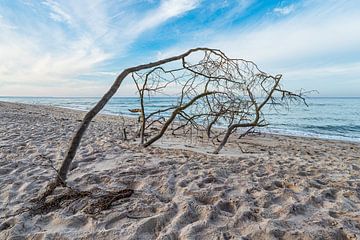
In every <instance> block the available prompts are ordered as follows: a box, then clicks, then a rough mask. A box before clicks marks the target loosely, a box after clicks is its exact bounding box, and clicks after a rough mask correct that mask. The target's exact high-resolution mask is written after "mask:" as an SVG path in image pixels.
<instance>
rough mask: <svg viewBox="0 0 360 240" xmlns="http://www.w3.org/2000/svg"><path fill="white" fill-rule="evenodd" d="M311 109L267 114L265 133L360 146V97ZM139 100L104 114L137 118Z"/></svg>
mask: <svg viewBox="0 0 360 240" xmlns="http://www.w3.org/2000/svg"><path fill="white" fill-rule="evenodd" d="M99 99H100V97H0V101H6V102H17V103H27V104H36V105H49V106H56V107H63V108H68V109H74V110H82V111H88V110H89V109H91V108H92V107H93V106H94V105H95V104H96V103H97V101H98V100H99ZM169 99H174V97H154V98H153V99H152V101H151V104H149V105H148V109H149V110H154V109H157V108H159V107H164V106H168V103H169ZM306 101H307V104H308V106H305V105H302V104H293V105H290V108H289V109H285V108H280V109H278V111H276V112H274V111H266V112H265V116H266V120H267V121H268V123H269V126H268V127H265V128H262V130H261V131H262V132H267V133H273V134H282V135H290V136H300V137H316V138H322V139H332V140H343V141H351V142H360V123H359V119H360V97H308V98H307V99H306ZM138 107H139V98H138V97H113V98H112V99H111V100H110V101H109V102H108V104H106V105H105V107H104V109H103V110H102V111H101V113H103V114H110V115H123V116H133V117H135V116H137V114H136V113H131V112H129V110H128V109H132V108H138Z"/></svg>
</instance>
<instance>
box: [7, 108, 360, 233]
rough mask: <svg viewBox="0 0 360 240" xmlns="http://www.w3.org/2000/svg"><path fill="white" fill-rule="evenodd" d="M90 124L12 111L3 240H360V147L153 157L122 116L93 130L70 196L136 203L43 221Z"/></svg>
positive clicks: (66, 202) (202, 150)
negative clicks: (70, 150) (57, 180)
mask: <svg viewBox="0 0 360 240" xmlns="http://www.w3.org/2000/svg"><path fill="white" fill-rule="evenodd" d="M85 113H86V112H83V111H76V110H69V109H64V108H56V107H50V106H41V105H29V104H20V103H8V102H0V183H1V184H0V239H360V175H359V170H360V144H359V143H355V142H350V141H336V140H322V139H316V138H305V137H292V136H282V135H270V134H261V135H251V136H247V137H245V138H243V139H236V138H232V139H231V140H230V142H229V144H227V145H226V146H225V148H224V150H223V151H222V152H220V154H218V155H215V154H211V153H210V152H211V150H212V149H213V146H211V144H210V143H208V142H206V141H205V140H204V139H197V138H195V137H193V138H188V137H187V138H181V137H173V136H171V135H167V136H166V137H165V138H164V139H162V140H160V141H158V142H156V143H155V144H153V145H152V146H150V147H148V148H141V147H140V146H139V144H138V141H136V140H132V139H131V136H127V138H128V140H125V139H124V134H123V128H124V126H125V125H126V126H127V127H128V128H129V129H132V128H135V127H136V126H137V123H136V119H129V118H126V119H124V118H119V117H117V116H110V115H101V116H97V117H96V118H95V119H94V120H93V122H92V123H91V125H90V127H89V129H88V130H87V132H86V134H85V136H84V138H83V140H82V142H81V145H80V148H79V150H78V152H77V155H76V157H75V160H74V162H73V165H72V167H71V171H70V172H69V177H68V185H69V186H70V187H71V188H73V189H78V190H81V191H88V192H90V193H92V194H93V195H94V196H96V194H98V195H101V194H102V193H105V192H107V191H120V190H122V189H132V190H134V192H133V194H132V195H131V196H130V197H126V198H122V199H119V200H117V201H114V202H113V203H112V204H111V206H109V207H108V208H107V209H105V210H97V206H96V201H98V199H94V198H93V197H91V196H88V195H87V196H82V197H77V198H73V199H72V198H70V199H63V200H62V201H61V202H59V203H58V205H56V206H54V207H52V208H51V209H41V211H40V210H39V211H32V210H31V209H32V208H33V205H34V203H33V201H31V200H32V199H33V198H34V197H36V196H37V195H38V193H39V192H40V191H41V190H43V189H44V187H45V186H46V185H47V183H48V182H49V181H50V180H51V179H53V178H54V176H56V172H55V170H54V168H55V169H56V168H57V167H58V166H59V164H60V163H61V160H62V159H63V157H64V155H65V153H66V150H67V146H68V144H69V141H70V140H71V137H72V135H73V134H74V131H75V130H76V128H77V127H78V125H79V124H80V122H81V120H82V118H83V116H84V115H85ZM66 191H67V188H65V187H60V188H58V189H56V190H55V192H54V193H53V196H49V197H54V196H55V197H56V196H60V195H62V194H64V192H66Z"/></svg>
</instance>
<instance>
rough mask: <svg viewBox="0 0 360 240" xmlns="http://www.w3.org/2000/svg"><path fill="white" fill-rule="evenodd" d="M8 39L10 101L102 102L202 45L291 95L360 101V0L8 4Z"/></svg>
mask: <svg viewBox="0 0 360 240" xmlns="http://www.w3.org/2000/svg"><path fill="white" fill-rule="evenodd" d="M0 33H1V34H0V95H2V96H100V95H102V94H103V93H104V91H105V90H107V89H108V87H109V86H110V85H111V83H112V81H113V80H114V79H115V77H116V75H117V74H118V73H120V72H121V70H122V69H124V68H125V67H129V66H133V65H137V64H141V63H147V62H149V61H153V60H158V59H161V58H164V57H168V56H171V55H173V54H179V53H182V52H183V51H186V50H187V49H189V48H193V47H198V46H207V47H214V48H219V49H222V50H223V51H224V52H225V53H226V54H227V55H228V56H230V57H234V58H237V57H238V58H245V59H248V60H253V61H255V62H256V63H257V64H258V65H259V67H260V68H261V69H262V70H263V71H266V72H268V73H272V74H278V73H281V74H283V84H284V85H285V86H286V87H287V88H288V89H291V90H296V89H300V88H304V89H308V90H312V89H316V90H318V91H319V95H318V96H360V1H359V0H336V1H335V0H326V1H324V0H309V1H290V0H289V1H276V0H264V1H259V0H213V1H210V0H208V1H206V0H159V1H156V0H131V1H130V0H117V1H116V0H91V1H90V0H88V1H85V0H71V1H70V0H64V1H60V0H43V1H41V0H32V1H31V0H0ZM118 95H126V96H128V95H134V91H133V89H132V86H131V83H130V81H127V82H125V84H124V85H123V86H122V87H121V89H120V91H119V93H118Z"/></svg>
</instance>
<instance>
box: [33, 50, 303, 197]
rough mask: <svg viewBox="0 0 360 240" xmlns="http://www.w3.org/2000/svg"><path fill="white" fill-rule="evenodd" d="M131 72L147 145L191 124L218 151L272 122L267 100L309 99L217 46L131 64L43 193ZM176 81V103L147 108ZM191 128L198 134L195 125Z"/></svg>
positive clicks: (63, 172)
mask: <svg viewBox="0 0 360 240" xmlns="http://www.w3.org/2000/svg"><path fill="white" fill-rule="evenodd" d="M170 63H171V64H170ZM175 63H178V64H180V66H179V68H171V69H170V70H168V69H166V67H169V64H170V67H171V65H172V64H175ZM127 76H131V77H132V78H133V80H134V82H135V84H136V87H137V89H138V93H139V97H140V106H139V109H136V112H139V114H140V131H139V136H140V142H141V144H142V146H144V147H147V146H149V145H151V144H153V143H154V142H156V141H157V140H158V139H160V138H161V137H162V136H163V135H164V133H165V132H166V131H167V130H168V129H169V128H170V129H171V130H172V131H173V133H176V131H178V130H179V129H186V128H187V127H188V126H191V129H193V128H194V129H195V130H196V131H203V130H205V131H206V133H207V134H206V135H207V136H208V138H212V142H215V141H214V139H216V140H217V142H219V145H218V146H217V147H216V149H215V150H214V153H218V152H219V151H220V150H221V149H222V148H223V147H224V145H225V144H226V142H227V141H228V138H229V137H230V135H231V134H233V133H234V132H236V131H237V129H240V128H245V129H247V128H251V129H252V128H254V127H261V126H264V125H266V122H265V120H264V118H263V115H262V110H263V107H264V106H265V105H267V104H269V103H270V104H273V105H274V106H276V104H278V103H279V102H280V100H289V99H290V100H293V99H295V100H299V99H302V100H303V98H302V97H301V94H295V93H292V92H289V91H286V90H282V88H281V87H280V84H279V82H280V79H281V75H277V76H271V75H269V74H266V73H264V72H262V71H260V70H259V68H258V67H257V65H256V64H255V63H253V62H251V61H246V60H243V59H230V58H228V57H227V56H226V55H225V54H224V53H223V52H221V51H220V50H217V49H210V48H194V49H190V50H188V51H186V52H185V53H183V54H180V55H177V56H173V57H169V58H166V59H162V60H159V61H156V62H151V63H148V64H143V65H138V66H135V67H130V68H127V69H125V70H124V71H122V72H121V73H120V75H119V76H118V77H117V78H116V80H115V82H114V83H113V85H112V86H111V87H110V89H109V90H108V91H107V92H106V93H105V94H104V96H103V97H102V98H101V99H100V100H99V102H98V103H97V104H96V105H95V106H94V107H93V108H92V109H91V110H90V111H89V112H88V113H87V114H86V115H85V117H84V118H83V120H82V121H81V123H80V125H79V127H78V129H77V131H76V132H75V134H74V136H73V138H72V140H71V142H70V145H69V148H68V150H67V152H66V155H65V158H64V159H63V161H62V163H61V167H60V169H59V170H58V175H57V178H56V180H55V181H54V182H52V183H49V185H48V187H47V188H46V191H45V193H44V194H43V196H40V197H39V198H41V199H44V198H46V196H48V195H50V194H52V191H53V190H54V189H55V188H56V187H57V186H58V185H61V184H62V185H64V184H66V179H67V174H68V172H69V169H70V166H71V163H72V161H73V159H74V157H75V154H76V152H77V149H78V147H79V145H80V142H81V139H82V137H83V135H84V133H85V131H86V130H87V128H88V127H89V125H90V123H91V121H92V119H93V118H94V117H95V116H96V115H97V114H98V113H99V112H100V111H101V109H103V107H104V106H105V105H106V103H107V102H108V101H109V100H110V99H111V97H112V96H113V95H114V94H115V93H116V91H117V90H118V89H119V87H120V85H121V83H122V81H123V80H124V79H125V78H126V77H127ZM171 87H173V88H174V87H176V88H178V89H180V91H181V92H180V95H179V98H178V101H177V102H176V104H174V105H171V106H168V107H166V108H162V109H158V110H156V111H153V112H150V113H147V114H146V99H145V97H146V96H148V97H151V96H153V95H156V94H159V93H160V94H161V93H164V92H166V91H167V89H168V88H171ZM275 93H278V94H280V95H281V96H280V98H278V97H276V96H275ZM281 104H283V102H281ZM134 111H135V110H134ZM166 114H168V115H166ZM175 120H179V121H178V123H179V124H178V125H177V126H175V127H173V126H174V124H173V122H174V121H175ZM224 123H225V126H226V128H225V129H223V131H221V133H220V134H219V133H216V134H214V131H213V129H214V127H216V126H218V125H219V124H224ZM155 124H156V125H157V126H156V127H154V125H155ZM159 126H160V127H159ZM146 131H149V132H147V136H150V137H149V138H148V139H145V134H146ZM246 131H247V130H245V132H246ZM190 132H191V134H192V130H191V131H190ZM124 137H125V138H126V130H125V129H124Z"/></svg>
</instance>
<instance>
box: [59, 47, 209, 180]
mask: <svg viewBox="0 0 360 240" xmlns="http://www.w3.org/2000/svg"><path fill="white" fill-rule="evenodd" d="M201 50H210V49H209V48H193V49H190V50H188V51H187V52H185V53H183V54H181V55H178V56H174V57H170V58H166V59H163V60H159V61H156V62H153V63H148V64H143V65H139V66H136V67H132V68H128V69H125V70H124V71H123V72H122V73H121V74H120V75H119V76H118V77H117V78H116V80H115V82H114V83H113V85H112V86H111V88H110V89H109V90H108V91H107V92H106V93H105V95H104V96H103V97H102V98H101V99H100V101H99V102H98V103H97V104H96V105H95V107H93V108H92V109H91V110H90V111H89V112H88V113H87V114H86V115H85V117H84V119H83V120H82V122H81V124H80V126H79V128H78V130H77V131H76V133H75V135H74V137H73V138H72V140H71V143H70V146H69V148H68V151H67V153H66V156H65V159H64V160H63V162H62V164H61V167H60V170H59V174H58V179H57V184H58V185H60V184H61V183H65V182H66V178H67V174H68V172H69V169H70V165H71V163H72V161H73V159H74V157H75V154H76V151H77V149H78V147H79V145H80V142H81V138H82V137H83V135H84V133H85V131H86V129H87V128H88V127H89V125H90V123H91V120H92V119H93V118H94V117H95V116H96V115H97V114H98V113H99V112H100V111H101V109H102V108H103V107H104V106H105V104H106V103H107V102H108V101H109V100H110V98H111V97H112V96H113V95H114V94H115V93H116V91H117V90H118V89H119V87H120V84H121V83H122V81H123V80H124V79H125V78H126V76H127V75H129V74H130V73H133V72H137V71H140V70H144V69H149V68H153V67H156V66H159V65H162V64H164V63H168V62H172V61H176V60H181V59H184V58H185V57H186V56H188V55H189V54H190V53H192V52H196V51H201Z"/></svg>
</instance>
